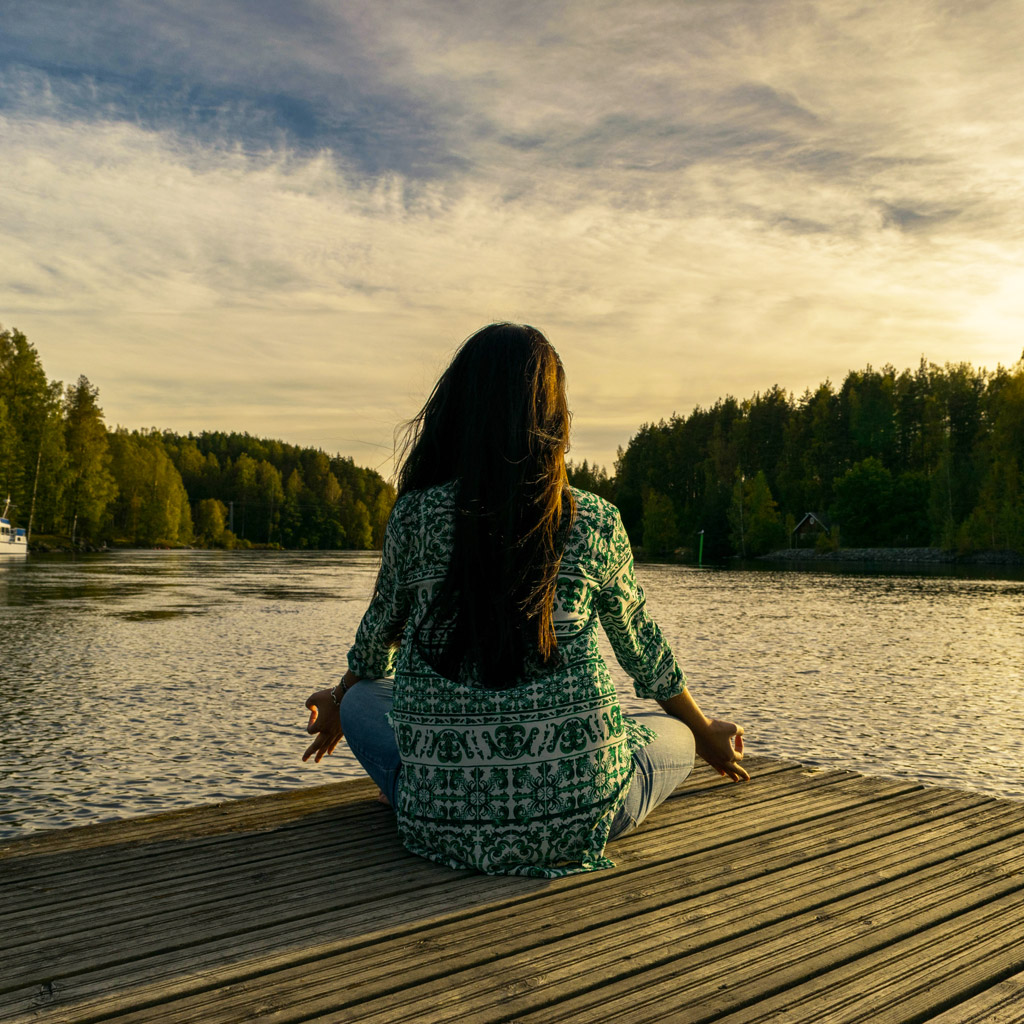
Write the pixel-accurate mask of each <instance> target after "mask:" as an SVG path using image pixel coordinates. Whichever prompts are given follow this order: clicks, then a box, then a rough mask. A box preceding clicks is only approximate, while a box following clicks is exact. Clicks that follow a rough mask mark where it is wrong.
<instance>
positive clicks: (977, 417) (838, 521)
mask: <svg viewBox="0 0 1024 1024" xmlns="http://www.w3.org/2000/svg"><path fill="white" fill-rule="evenodd" d="M584 469H586V470H587V472H586V473H585V474H584V473H582V472H581V471H582V470H584ZM1022 469H1024V358H1022V359H1021V361H1020V362H1019V363H1017V364H1016V365H1015V366H1014V367H1012V368H1011V369H1004V368H1002V367H998V368H997V369H996V370H994V371H991V372H990V371H988V370H984V369H974V368H973V367H972V366H970V365H969V364H967V363H958V364H947V365H945V366H936V365H934V364H932V363H927V362H925V361H924V360H922V361H921V363H920V365H919V366H918V367H917V368H916V369H913V370H909V369H908V370H903V371H897V370H896V369H895V368H894V367H892V366H885V367H883V368H882V369H880V370H875V369H872V368H871V367H870V366H868V367H867V368H866V369H864V370H859V371H850V372H849V373H848V374H847V375H846V379H845V380H844V381H843V383H842V385H841V386H840V387H838V388H837V387H835V386H833V384H832V383H831V382H830V381H825V382H824V383H822V384H820V385H818V387H817V388H815V389H814V390H808V391H806V392H805V393H804V394H803V395H802V396H801V397H800V398H798V399H794V398H793V397H792V395H790V394H788V393H787V392H785V391H784V390H783V389H781V388H779V387H773V388H770V389H768V390H767V391H764V392H761V393H758V394H755V395H754V396H753V397H751V398H747V399H743V400H737V399H735V398H732V397H727V398H723V399H720V400H719V401H717V402H715V404H714V405H713V406H711V407H710V408H702V407H698V408H696V409H694V410H693V412H691V413H690V415H689V416H672V417H671V418H670V419H669V420H667V421H663V422H660V423H656V424H647V425H644V426H643V427H641V428H640V430H639V431H638V432H637V434H636V435H635V436H634V437H633V438H632V440H631V441H630V442H629V445H628V446H627V447H626V449H625V450H622V449H620V450H619V457H618V460H617V462H616V466H615V476H614V478H612V479H608V478H607V476H606V475H605V476H604V479H603V480H595V479H591V478H594V477H595V473H594V471H593V470H592V469H591V468H590V467H588V466H586V464H584V466H581V467H574V482H576V483H578V484H579V485H580V486H584V487H586V486H587V485H588V483H590V484H591V488H590V489H596V487H595V486H594V485H595V484H596V485H603V486H604V487H605V490H606V493H607V494H608V495H609V496H610V497H611V498H612V500H614V502H615V503H616V504H617V505H618V506H619V509H620V510H621V512H622V518H623V521H624V523H625V524H626V528H627V530H628V531H629V533H630V537H631V538H632V539H633V540H634V542H635V543H639V544H640V545H642V547H643V548H644V550H645V552H647V553H648V554H650V555H653V556H657V555H664V554H666V553H668V552H672V551H675V550H676V549H679V548H682V549H686V550H693V549H694V548H695V547H696V546H697V544H698V537H699V535H700V531H703V543H704V552H705V556H706V557H711V558H715V557H723V556H726V555H730V554H738V555H744V556H756V555H761V554H765V553H767V552H769V551H772V550H776V549H778V548H784V547H788V546H790V545H791V544H792V543H793V542H794V541H793V531H794V529H795V527H796V526H797V524H798V523H799V522H800V521H801V520H802V519H804V517H805V515H806V514H807V513H812V514H813V515H814V516H815V518H816V519H817V520H818V521H819V522H820V523H821V524H822V525H823V526H824V527H825V529H823V530H821V531H819V533H818V536H817V538H816V539H815V543H816V545H817V547H818V548H819V550H820V549H829V548H835V547H837V546H840V545H842V546H844V547H861V548H863V547H938V548H942V549H945V550H947V551H957V552H959V553H962V554H966V553H970V552H979V551H1015V552H1017V553H1022V554H1024V478H1022ZM600 475H601V474H600V473H598V474H597V476H600Z"/></svg>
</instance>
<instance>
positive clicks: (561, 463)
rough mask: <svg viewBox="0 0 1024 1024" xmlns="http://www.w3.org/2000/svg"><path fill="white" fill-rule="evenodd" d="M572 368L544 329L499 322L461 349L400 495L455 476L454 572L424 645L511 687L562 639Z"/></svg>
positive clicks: (449, 666) (425, 413) (440, 661)
mask: <svg viewBox="0 0 1024 1024" xmlns="http://www.w3.org/2000/svg"><path fill="white" fill-rule="evenodd" d="M569 419H570V417H569V406H568V401H567V399H566V393H565V371H564V370H563V369H562V363H561V361H560V360H559V358H558V355H557V353H556V352H555V350H554V349H553V348H552V347H551V343H550V342H549V341H548V340H547V338H545V337H544V335H543V334H541V332H540V331H538V330H537V329H536V328H534V327H529V326H527V325H522V324H509V323H496V324H490V325H488V326H487V327H484V328H482V329H481V330H479V331H477V332H476V334H474V335H472V336H471V337H470V338H468V339H467V340H466V341H465V342H464V343H463V345H462V347H461V348H460V349H459V351H458V352H457V353H456V355H455V358H454V359H453V360H452V362H451V364H450V365H449V366H448V369H447V370H445V372H444V373H443V374H442V375H441V378H440V380H438V382H437V384H436V385H435V387H434V390H433V392H432V393H431V395H430V397H429V398H428V399H427V402H426V404H425V405H424V406H423V408H422V409H421V410H420V413H419V415H418V416H416V418H415V419H414V420H412V422H411V423H410V424H409V426H408V429H407V432H406V439H405V445H404V457H403V460H402V467H401V469H400V471H399V474H398V494H399V496H401V495H403V494H406V493H407V492H409V491H416V490H421V489H422V488H425V487H432V486H434V485H436V484H442V483H447V482H449V481H454V482H455V509H456V511H455V534H454V546H453V549H452V553H451V562H450V563H449V568H448V574H447V576H446V578H445V581H444V583H443V585H442V586H441V587H440V588H439V589H438V591H437V592H436V593H435V596H434V599H433V603H432V605H431V607H430V610H429V612H428V613H427V615H426V616H425V617H424V619H423V620H422V621H421V622H420V623H419V625H418V627H417V629H416V632H415V635H414V637H413V642H414V643H415V644H416V645H417V648H418V650H419V652H420V654H421V655H422V656H423V657H424V658H425V660H426V661H427V662H428V664H430V665H431V666H432V667H433V668H434V669H435V671H437V672H439V673H441V675H443V676H445V677H446V678H449V679H460V678H462V677H463V676H464V674H465V670H466V669H467V668H472V669H475V671H473V672H472V676H473V677H475V682H476V683H477V685H480V686H483V687H485V688H487V689H507V688H509V687H511V686H514V685H516V683H517V682H519V681H521V678H522V673H523V669H524V667H525V665H526V663H527V660H528V659H536V660H537V662H538V663H539V664H542V665H543V664H548V663H550V662H551V660H552V659H553V657H554V656H555V648H556V646H557V642H556V640H555V631H554V625H553V623H552V618H551V614H552V608H553V606H554V598H555V583H556V579H557V575H558V566H559V562H560V560H561V556H562V549H563V547H564V545H565V538H566V535H567V532H568V528H569V525H570V524H571V522H572V518H573V516H574V514H575V504H574V502H573V498H572V493H571V492H570V490H569V481H568V478H567V476H566V470H565V452H566V449H567V447H568V444H569Z"/></svg>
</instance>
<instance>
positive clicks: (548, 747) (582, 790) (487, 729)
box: [303, 324, 749, 877]
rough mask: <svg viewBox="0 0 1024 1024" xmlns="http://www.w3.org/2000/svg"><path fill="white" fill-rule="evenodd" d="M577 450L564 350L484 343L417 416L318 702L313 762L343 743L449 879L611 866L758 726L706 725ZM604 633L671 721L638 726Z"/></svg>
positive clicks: (313, 711) (610, 511) (503, 329)
mask: <svg viewBox="0 0 1024 1024" xmlns="http://www.w3.org/2000/svg"><path fill="white" fill-rule="evenodd" d="M568 441H569V409H568V405H567V400H566V393H565V374H564V372H563V370H562V365H561V363H560V361H559V359H558V356H557V355H556V353H555V351H554V349H553V348H552V347H551V345H550V344H549V342H548V341H547V339H546V338H545V337H544V336H543V335H542V334H541V333H540V332H539V331H537V330H535V329H534V328H532V327H527V326H520V325H517V324H491V325H490V326H488V327H485V328H483V329H482V330H481V331H479V332H477V333H476V334H474V335H473V336H472V337H471V338H469V340H468V341H466V342H465V344H463V346H462V348H460V349H459V351H458V353H457V354H456V356H455V358H454V359H453V361H452V363H451V365H450V366H449V367H448V369H447V370H446V371H445V372H444V374H443V375H442V376H441V379H440V380H439V381H438V383H437V385H436V387H435V388H434V391H433V392H432V394H431V396H430V398H429V399H428V401H427V403H426V405H425V406H424V407H423V409H422V411H421V412H420V414H419V416H418V417H417V418H416V419H415V420H414V421H413V423H412V424H411V427H410V432H409V435H408V438H407V444H406V448H405V458H404V461H403V464H402V467H401V470H400V472H399V478H398V500H397V502H396V503H395V507H394V510H393V511H392V513H391V518H390V520H389V521H388V526H387V531H386V534H385V538H384V545H383V553H382V559H381V567H380V573H379V575H378V578H377V586H376V590H375V593H374V596H373V599H372V601H371V603H370V606H369V608H368V609H367V611H366V614H365V615H364V617H363V620H362V622H361V623H360V626H359V629H358V631H357V633H356V638H355V644H354V646H353V647H352V649H351V651H349V655H348V671H347V672H346V674H345V676H344V678H343V679H342V681H341V682H340V683H339V684H338V686H336V687H335V688H334V689H333V690H321V691H320V692H318V693H314V694H313V695H312V696H311V697H310V698H309V700H307V701H306V706H307V707H308V708H309V709H310V718H309V725H308V727H307V730H308V732H310V733H311V734H314V735H315V739H314V740H313V742H312V744H311V745H310V746H309V748H308V749H307V750H306V753H305V754H304V755H303V760H306V759H308V758H309V757H311V756H315V760H316V761H319V760H320V758H321V757H323V756H324V754H330V753H331V752H332V751H333V750H334V748H335V747H336V746H337V744H338V741H339V740H340V739H341V737H342V735H345V736H346V737H347V738H348V742H349V745H350V747H351V749H352V751H353V753H354V754H355V756H356V758H357V759H358V760H359V762H360V764H362V766H363V767H364V768H365V769H366V771H367V773H368V774H369V775H370V776H371V777H372V778H373V779H374V781H375V782H376V783H377V785H378V786H379V787H380V789H381V793H382V794H383V796H384V798H386V800H387V801H388V802H389V803H390V804H391V805H392V806H393V807H394V808H395V812H396V815H397V820H398V830H399V834H400V836H401V838H402V841H403V842H404V843H405V845H406V846H407V847H408V848H409V849H410V850H412V851H413V852H414V853H417V854H420V855H422V856H424V857H428V858H429V859H431V860H434V861H437V862H438V863H441V864H447V865H449V866H451V867H456V868H473V869H476V870H479V871H485V872H490V873H507V874H525V875H534V876H542V877H557V876H560V875H565V874H569V873H571V872H577V871H592V870H595V869H598V868H604V867H610V866H611V863H612V862H611V861H610V860H609V859H608V858H607V857H605V855H604V850H605V845H606V843H607V842H608V841H609V840H611V839H614V838H616V837H617V836H620V835H623V834H624V833H626V832H628V831H630V830H631V829H633V828H635V827H636V826H637V825H638V824H639V823H640V822H641V821H642V820H643V819H644V817H645V816H646V815H647V814H648V813H649V812H650V811H651V810H652V809H653V808H654V807H656V806H657V805H658V804H659V803H661V801H663V800H664V799H665V798H666V797H667V796H668V795H669V794H670V793H671V792H672V790H674V789H675V788H676V786H677V785H678V784H679V783H680V782H682V781H683V779H685V778H686V776H687V774H688V773H689V772H690V770H691V768H692V766H693V760H694V753H695V752H696V753H697V754H699V755H700V756H701V757H702V758H704V760H706V761H707V762H708V763H710V764H711V765H712V766H713V767H714V768H716V769H717V770H718V771H719V772H720V773H721V774H722V775H726V776H728V777H729V778H731V779H733V780H734V781H739V780H741V779H742V780H745V779H748V778H749V776H748V775H747V773H746V771H745V770H744V769H743V767H742V766H741V765H740V763H739V762H740V760H741V758H742V756H743V739H742V736H743V730H742V729H741V728H740V727H739V726H737V725H734V724H732V723H731V722H724V721H716V720H712V719H708V718H706V717H705V716H704V715H703V714H702V712H701V711H700V709H699V708H698V707H697V704H696V703H695V702H694V700H693V698H692V697H691V696H690V694H689V691H688V690H687V689H686V680H685V679H684V677H683V674H682V672H681V671H680V669H679V666H678V665H677V664H676V661H675V659H674V657H673V656H672V652H671V650H670V649H669V646H668V644H667V643H666V642H665V640H664V639H663V638H662V635H661V632H660V630H659V629H658V627H657V625H655V623H654V622H653V620H652V619H651V618H650V617H649V616H648V614H647V612H646V610H645V607H644V595H643V590H642V589H641V588H640V586H639V585H638V584H637V583H636V581H635V579H634V576H633V559H632V554H631V552H630V546H629V539H628V538H627V536H626V532H625V530H624V529H623V526H622V521H621V519H620V518H619V513H618V510H617V509H616V508H615V507H614V506H613V505H611V504H609V503H608V502H606V501H604V500H602V499H601V498H598V497H597V496H596V495H593V494H589V493H587V492H586V491H581V490H577V489H573V488H570V487H569V484H568V478H567V476H566V469H565V452H566V449H567V447H568ZM598 622H600V624H601V625H602V626H603V627H604V629H605V631H606V632H607V634H608V638H609V640H610V641H611V644H612V648H613V649H614V651H615V655H616V657H617V659H618V661H619V663H620V665H621V666H622V668H623V669H625V671H626V672H627V673H628V674H629V675H630V676H631V677H632V678H633V681H634V686H635V689H636V692H637V694H638V695H639V696H641V697H648V698H653V699H654V700H656V701H657V702H658V703H659V704H660V705H661V708H662V709H663V710H662V711H661V712H655V713H653V714H646V715H637V716H635V717H627V716H624V715H623V714H622V712H621V710H620V708H619V703H618V700H617V698H616V694H615V687H614V685H613V684H612V681H611V677H610V675H609V672H608V668H607V666H606V665H605V663H604V661H603V659H602V658H601V655H600V654H599V653H598V647H597V627H598ZM392 675H393V679H392V678H389V677H391V676H392Z"/></svg>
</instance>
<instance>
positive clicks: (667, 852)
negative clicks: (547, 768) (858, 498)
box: [0, 759, 1024, 1024]
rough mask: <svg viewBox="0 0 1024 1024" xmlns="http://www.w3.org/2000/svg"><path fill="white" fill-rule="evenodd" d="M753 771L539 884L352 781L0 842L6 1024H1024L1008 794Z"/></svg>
mask: <svg viewBox="0 0 1024 1024" xmlns="http://www.w3.org/2000/svg"><path fill="white" fill-rule="evenodd" d="M748 763H750V764H751V769H752V773H753V774H754V776H755V777H754V780H753V782H751V783H750V784H749V785H746V786H738V785H731V784H726V783H724V782H722V781H721V780H720V779H719V778H718V777H717V776H716V775H714V774H713V773H711V772H710V771H709V770H707V769H703V770H698V771H697V772H696V773H695V774H694V776H693V777H692V778H691V780H690V781H689V782H688V783H687V785H686V786H685V787H684V788H682V789H680V790H679V792H678V793H677V794H676V795H675V796H674V797H673V798H672V799H671V800H669V801H668V803H667V804H665V805H664V806H663V807H662V808H660V809H659V810H658V811H657V812H655V814H654V815H653V816H652V817H651V819H650V820H649V822H648V823H647V824H646V825H645V826H644V827H643V828H642V829H641V830H640V831H638V832H637V833H635V834H633V835H632V836H630V837H628V838H626V839H624V840H621V841H620V842H618V843H616V844H613V846H612V847H611V848H610V850H611V852H612V855H613V856H614V858H615V860H616V862H617V867H616V868H615V869H614V870H611V871H602V872H597V873H594V874H589V875H576V876H572V877H570V878H566V879H560V880H558V881H555V882H550V881H538V880H533V879H522V878H507V877H502V878H492V877H487V876H483V875H476V874H470V873H466V872H453V871H448V870H446V869H444V868H441V867H437V866H435V865H432V864H430V863H427V862H426V861H423V860H420V859H418V858H416V857H413V856H412V855H410V854H408V853H406V852H405V851H404V850H403V849H402V847H401V846H400V845H399V843H398V842H397V840H396V838H395V835H394V827H393V821H392V817H391V812H390V811H389V810H388V809H387V808H384V807H382V806H380V805H379V804H376V803H375V802H374V801H373V795H374V792H375V790H373V788H372V787H371V786H370V785H369V783H362V782H348V783H341V784H336V785H330V786H323V787H318V788H315V789H307V790H301V791H298V792H292V793H284V794H277V795H273V796H269V797H260V798H256V799H249V800H237V801H232V802H229V803H225V804H220V805H217V806H212V807H202V808H196V809H194V810H188V811H181V812H175V813H170V814H163V815H157V816H154V817H148V818H138V819H133V820H129V821H125V822H116V823H109V824H102V825H95V826H90V827H86V828H79V829H70V830H65V831H61V832H53V833H46V834H40V835H38V836H35V837H30V838H27V839H22V840H18V841H16V842H12V843H9V844H7V845H6V846H3V847H2V848H0V1021H24V1022H28V1021H32V1022H53V1024H57V1022H71V1021H76V1022H85V1021H119V1022H125V1024H127V1022H139V1021H146V1022H151V1021H161V1022H167V1024H171V1022H173V1024H181V1022H186V1021H195V1022H202V1024H229V1022H230V1024H235V1022H243V1021H246V1022H247V1021H256V1020H259V1021H270V1022H275V1024H285V1022H293V1021H309V1020H320V1021H339V1022H342V1021H360V1022H373V1021H380V1022H384V1021H387V1022H397V1021H407V1022H415V1024H441V1022H444V1021H451V1022H459V1024H466V1022H470V1024H482V1022H485V1021H486V1022H496V1021H508V1022H511V1021H515V1022H521V1024H527V1022H529V1024H555V1022H559V1021H573V1022H585V1024H590V1022H616V1024H618V1022H631V1024H632V1022H641V1021H657V1022H659V1024H660V1022H685V1024H689V1022H693V1024H696V1022H710V1021H716V1022H727V1024H758V1022H765V1024H768V1022H770V1024H799V1022H806V1024H845V1022H855V1021H862V1022H871V1024H897V1022H902V1024H910V1022H915V1024H916V1022H922V1021H934V1022H937V1024H970V1022H977V1024H1010V1022H1024V801H1012V800H995V799H989V798H986V797H984V796H980V795H976V794H972V793H967V792H963V791H959V790H950V789H934V788H927V787H922V786H920V785H917V784H915V783H912V782H900V781H892V780H886V779H877V778H865V777H862V776H858V775H854V774H852V773H846V772H838V771H812V770H808V769H806V768H803V767H801V766H799V765H796V764H791V763H783V762H778V761H769V760H765V759H759V760H755V759H750V761H749V762H748Z"/></svg>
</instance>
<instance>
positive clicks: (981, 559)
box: [760, 548, 1024, 565]
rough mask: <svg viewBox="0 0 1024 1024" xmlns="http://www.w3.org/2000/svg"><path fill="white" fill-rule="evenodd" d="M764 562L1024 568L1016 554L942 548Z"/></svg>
mask: <svg viewBox="0 0 1024 1024" xmlns="http://www.w3.org/2000/svg"><path fill="white" fill-rule="evenodd" d="M760 560H761V561H765V562H822V563H825V564H828V563H833V564H834V563H836V562H874V563H883V564H889V565H1024V555H1021V554H1019V553H1018V552H1016V551H975V552H972V553H970V554H966V555H960V554H957V552H955V551H944V550H943V549H942V548H839V549H838V550H837V551H815V550H814V549H813V548H785V549H783V550H781V551H772V552H770V553H769V554H767V555H762V556H761V558H760Z"/></svg>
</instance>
